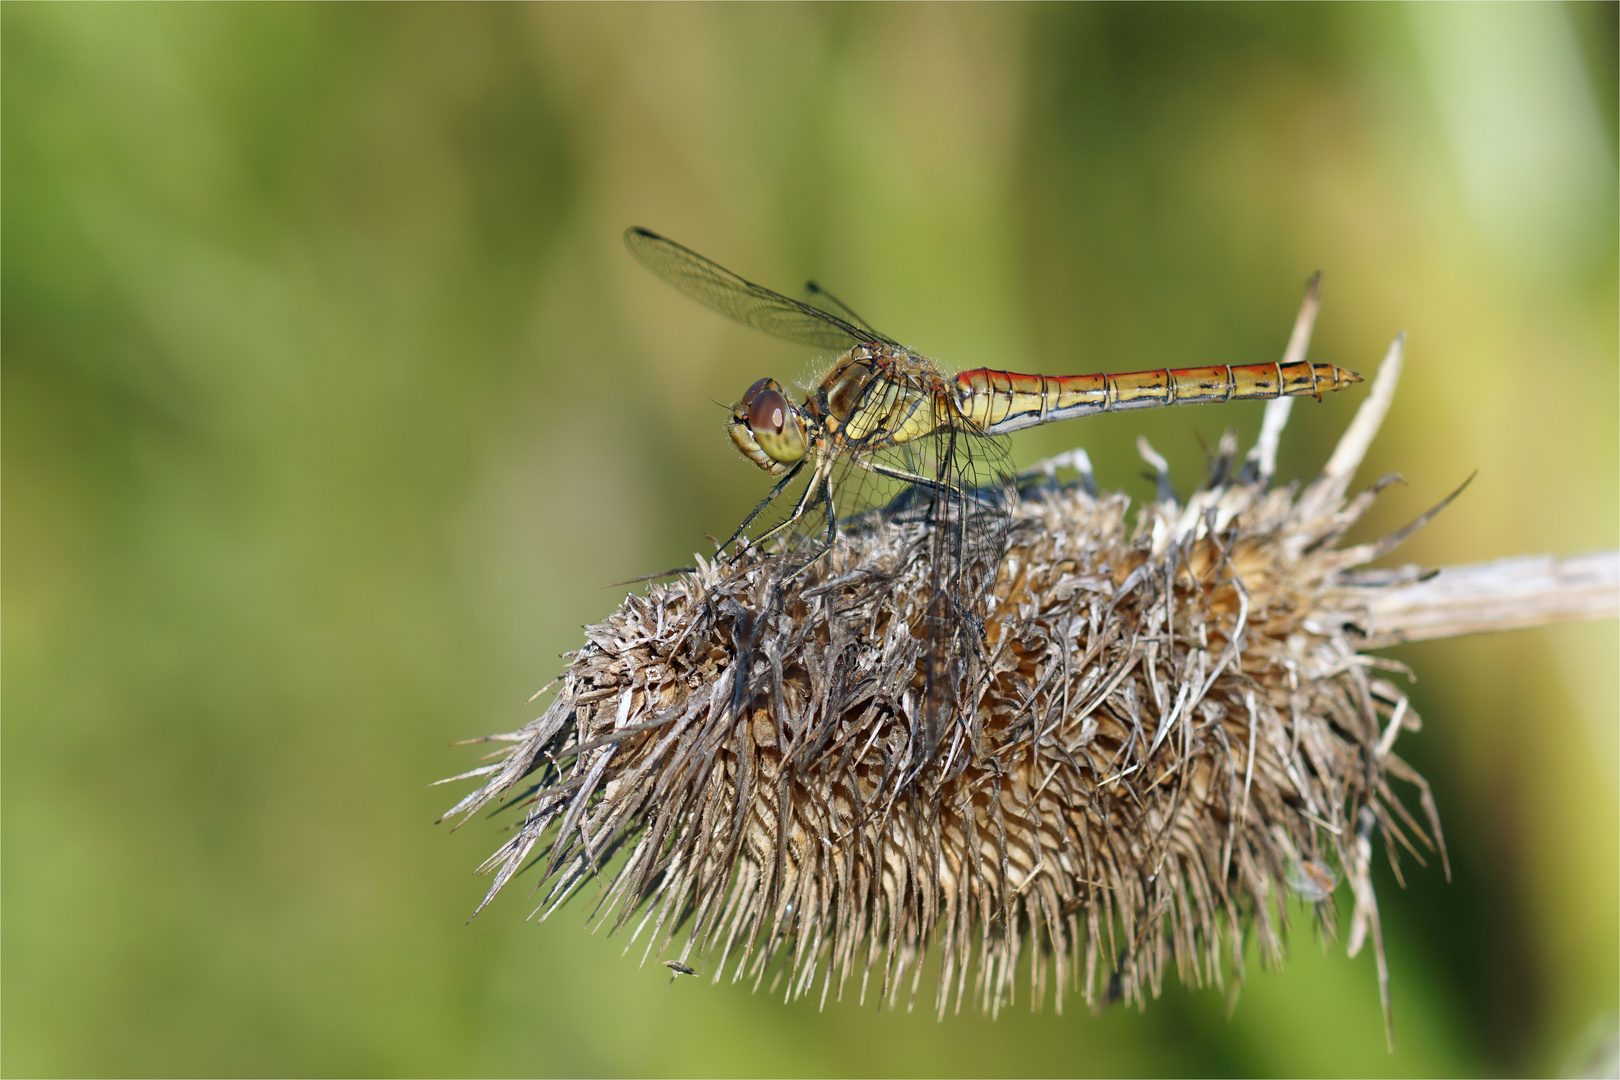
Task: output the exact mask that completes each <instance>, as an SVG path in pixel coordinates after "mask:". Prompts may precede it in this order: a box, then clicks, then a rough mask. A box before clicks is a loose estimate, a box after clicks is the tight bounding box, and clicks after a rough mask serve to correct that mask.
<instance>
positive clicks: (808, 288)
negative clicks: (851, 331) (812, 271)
mask: <svg viewBox="0 0 1620 1080" xmlns="http://www.w3.org/2000/svg"><path fill="white" fill-rule="evenodd" d="M804 291H805V293H807V294H808V295H810V296H812V297H819V298H820V299H821V300H822V301H824V302H825V303H826V304H827V305H828V306H829V307H833V308H837V309H838V311H839V312H841V313H842V315H843V317H844V319H845V320H846V321H848V322H851V323H854V324H855V325H856V326H858V327H860V328H861V329H862V330H865V331H866V332H867V333H869V334H872V335H873V336H874V337H876V338H877V339H878V340H879V341H883V342H886V343H888V344H890V345H899V344H900V343H899V342H898V341H896V340H894V339H893V338H891V337H887V336H885V335H883V334H880V333H878V330H877V327H875V326H873V325H872V324H871V323H869V322H867V321H866V320H865V319H863V318H861V317H860V316H859V315H857V314H856V313H855V309H854V308H852V307H850V306H849V305H848V304H846V303H844V302H843V301H842V300H840V299H838V297H836V296H834V295H833V294H832V293H830V292H828V291H827V290H826V289H823V288H822V287H821V286H820V285H819V284H817V283H816V282H814V281H807V282H805V283H804Z"/></svg>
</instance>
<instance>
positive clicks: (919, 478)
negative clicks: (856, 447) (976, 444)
mask: <svg viewBox="0 0 1620 1080" xmlns="http://www.w3.org/2000/svg"><path fill="white" fill-rule="evenodd" d="M855 463H856V464H857V465H859V466H860V467H861V468H863V469H866V470H868V471H870V472H875V473H877V474H878V475H879V476H887V477H888V478H889V479H890V480H903V481H905V482H906V483H908V484H921V485H922V486H923V487H929V488H933V489H934V490H935V491H944V492H950V493H951V494H953V495H963V494H965V493H964V492H963V491H962V489H961V488H959V487H957V486H956V485H955V484H947V483H946V482H945V481H943V480H935V479H933V478H932V477H928V476H923V475H921V474H920V473H909V472H906V471H905V470H904V469H895V468H891V467H890V466H888V465H880V464H878V463H877V462H875V461H863V460H861V459H860V458H856V459H855Z"/></svg>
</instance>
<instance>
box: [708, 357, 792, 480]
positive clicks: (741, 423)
mask: <svg viewBox="0 0 1620 1080" xmlns="http://www.w3.org/2000/svg"><path fill="white" fill-rule="evenodd" d="M726 429H727V431H728V432H729V433H730V435H731V441H732V442H733V443H735V444H736V445H737V449H738V450H741V451H742V452H743V455H744V456H745V457H747V458H748V460H750V461H752V462H753V463H754V464H755V465H758V466H759V467H760V468H762V469H764V470H765V471H766V472H768V473H770V474H771V475H772V476H780V475H781V474H782V473H784V472H786V471H787V470H788V469H790V468H792V467H793V466H794V465H795V464H797V463H798V462H799V461H801V460H803V458H804V455H805V453H806V452H807V451H808V450H809V447H810V441H809V439H808V438H807V437H806V436H805V432H804V423H803V421H802V420H801V418H800V416H799V411H798V409H796V408H795V407H794V406H793V403H792V402H790V401H788V399H787V395H786V394H784V393H783V392H782V387H781V384H779V383H778V382H777V381H776V380H775V379H761V380H759V381H758V382H756V383H755V384H754V385H753V386H750V387H749V388H748V392H747V393H746V394H744V395H743V396H742V400H741V401H739V402H737V404H735V405H733V406H732V407H731V419H730V420H728V421H726Z"/></svg>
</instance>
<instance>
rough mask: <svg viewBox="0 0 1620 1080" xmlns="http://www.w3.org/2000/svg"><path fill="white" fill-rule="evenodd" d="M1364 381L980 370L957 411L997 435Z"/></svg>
mask: <svg viewBox="0 0 1620 1080" xmlns="http://www.w3.org/2000/svg"><path fill="white" fill-rule="evenodd" d="M1360 381H1361V376H1360V375H1357V374H1356V373H1355V372H1353V371H1347V370H1345V369H1344V368H1341V367H1335V366H1334V365H1332V364H1312V363H1310V362H1308V361H1304V360H1301V361H1299V362H1298V363H1294V364H1247V365H1243V366H1238V367H1232V366H1228V365H1224V364H1223V365H1220V366H1218V367H1200V368H1160V369H1159V370H1157V371H1131V372H1121V373H1118V374H1113V375H1022V374H1019V373H1018V372H1014V371H992V370H991V369H989V368H978V369H975V370H973V371H964V372H962V373H961V374H960V375H958V376H957V377H956V399H957V407H958V408H960V409H961V410H962V413H963V415H965V416H966V417H967V418H968V419H969V420H972V421H973V423H975V424H976V425H978V427H979V428H980V429H981V430H982V431H984V432H985V433H987V434H991V435H1000V434H1003V433H1005V432H1008V431H1017V430H1019V429H1020V428H1026V427H1034V426H1035V425H1036V424H1050V423H1055V422H1056V421H1058V420H1071V419H1073V418H1075V417H1077V416H1090V415H1091V414H1093V413H1100V412H1120V411H1123V410H1126V409H1152V408H1157V407H1158V406H1161V405H1187V404H1196V403H1199V402H1217V401H1236V400H1242V399H1247V398H1275V397H1284V396H1292V395H1300V394H1313V395H1316V396H1321V395H1322V394H1323V393H1325V392H1327V391H1330V390H1339V389H1342V388H1344V387H1346V386H1349V385H1350V384H1352V383H1358V382H1360Z"/></svg>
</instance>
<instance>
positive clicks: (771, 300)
mask: <svg viewBox="0 0 1620 1080" xmlns="http://www.w3.org/2000/svg"><path fill="white" fill-rule="evenodd" d="M624 241H625V245H626V246H627V247H628V248H629V249H630V253H631V254H632V255H633V256H635V258H636V259H637V261H639V262H640V263H641V264H642V265H643V266H645V267H646V268H647V269H649V270H651V271H652V272H653V273H654V274H656V275H657V276H658V277H660V278H662V279H663V280H664V281H665V282H667V283H668V284H670V285H673V286H674V287H675V288H676V289H678V290H680V291H681V292H682V293H684V294H686V296H688V297H689V298H691V299H693V300H696V301H697V302H698V303H700V304H703V305H705V306H707V307H709V308H712V309H714V310H715V311H718V312H719V313H720V314H722V315H725V316H727V317H728V318H731V319H734V320H736V321H737V322H739V323H742V324H743V325H745V326H751V327H753V328H755V329H757V330H763V331H765V332H766V333H768V334H773V335H775V336H777V337H781V338H786V339H787V340H789V341H796V342H799V343H801V344H805V345H814V346H818V347H820V348H824V349H838V350H843V354H842V355H841V356H840V357H839V358H838V359H837V360H836V361H835V362H834V363H833V364H832V366H831V367H830V368H829V369H828V370H827V373H826V375H825V376H823V377H822V378H821V379H820V380H819V381H818V382H817V383H816V384H815V385H814V386H813V387H812V388H811V389H810V391H809V393H808V395H807V396H806V397H805V399H804V400H803V401H802V402H800V403H798V404H794V403H793V402H792V401H791V400H790V399H789V398H788V396H787V393H786V392H785V391H784V389H783V387H782V386H781V384H780V383H778V382H777V381H776V380H775V379H772V378H764V379H760V380H759V381H758V382H756V383H754V384H753V385H752V386H750V387H749V388H748V390H747V392H745V393H744V394H743V396H742V398H741V400H740V401H738V402H737V404H735V405H734V406H732V408H731V416H730V417H729V419H728V420H727V422H726V428H727V433H728V434H729V435H730V436H731V441H732V442H733V444H735V445H736V447H737V449H738V450H739V451H740V452H741V453H742V454H743V456H745V457H746V458H748V459H749V460H750V461H752V462H753V463H754V464H755V465H757V466H759V467H760V468H761V469H763V470H764V471H765V472H767V473H769V474H770V475H771V476H773V477H776V478H777V483H776V485H775V486H774V487H773V488H772V489H771V491H770V494H769V495H767V496H766V497H765V498H764V499H763V500H761V502H760V503H759V505H758V506H756V507H755V508H754V510H753V512H751V513H750V514H749V515H748V516H747V517H746V518H744V519H743V522H742V524H741V525H739V526H738V527H737V530H736V531H735V532H734V533H733V534H732V536H731V538H730V539H729V540H727V541H726V543H725V544H722V545H721V548H722V550H723V549H724V548H725V547H727V546H730V545H739V544H744V545H745V546H756V545H759V544H761V543H763V542H765V541H767V540H769V539H770V538H771V537H774V536H777V535H779V534H782V533H786V532H790V531H792V530H794V529H795V527H796V526H799V525H800V523H801V522H803V521H804V520H805V519H806V517H807V516H809V515H810V514H811V513H812V512H813V511H815V510H816V509H818V508H819V509H820V510H822V511H823V514H822V516H823V520H824V522H825V534H824V540H823V541H822V542H821V543H820V545H819V546H818V547H816V548H814V549H812V550H813V552H814V553H815V554H819V553H821V552H824V551H826V550H827V549H829V548H830V547H832V545H833V544H834V542H835V541H836V538H837V533H838V514H837V512H836V510H835V507H836V506H837V504H838V503H837V500H838V498H839V495H840V491H839V488H840V487H842V486H845V485H843V484H840V482H839V481H840V475H841V474H848V473H849V471H850V469H851V468H852V467H853V468H855V469H859V470H864V471H865V472H867V473H869V474H872V475H875V476H880V477H884V478H887V479H888V480H891V481H894V482H896V483H898V484H900V485H915V486H916V487H918V488H921V489H924V490H926V491H927V492H929V493H931V495H932V496H933V497H934V500H935V501H936V502H943V503H944V504H946V505H955V506H956V507H957V508H958V510H959V511H960V510H961V509H962V508H964V507H967V506H969V505H972V506H973V507H974V508H975V510H976V511H977V510H988V509H990V508H992V507H994V506H996V505H1000V504H1004V502H1005V500H1004V499H1000V498H992V497H988V496H986V495H984V492H985V490H986V489H988V488H994V487H997V486H1001V487H1003V488H1004V487H1005V485H1006V483H1007V482H1008V481H1009V480H1010V479H1011V478H1010V476H1009V475H1008V473H1009V470H1008V469H1007V468H1006V467H1005V462H1006V461H1008V457H1007V454H1006V451H1005V449H1004V447H1003V446H1002V444H1001V442H1000V440H999V436H1002V435H1005V434H1007V433H1009V432H1013V431H1019V430H1021V429H1023V428H1028V427H1034V426H1036V425H1039V424H1051V423H1057V422H1058V421H1061V420H1071V419H1075V418H1077V417H1081V416H1090V415H1092V414H1095V413H1102V412H1122V411H1126V410H1131V409H1147V408H1157V407H1161V406H1167V405H1190V404H1198V403H1212V402H1224V401H1238V400H1247V399H1265V398H1277V397H1285V396H1290V397H1292V396H1302V395H1308V396H1314V397H1316V398H1317V399H1318V400H1320V399H1321V396H1322V394H1323V393H1324V392H1331V391H1334V390H1342V389H1344V388H1345V387H1347V386H1350V385H1353V384H1355V383H1358V382H1361V376H1360V375H1358V374H1357V373H1355V372H1353V371H1349V370H1347V369H1345V368H1341V367H1338V366H1336V365H1333V364H1318V363H1312V362H1310V361H1307V360H1304V359H1298V360H1292V361H1278V362H1274V363H1267V364H1246V365H1228V364H1219V365H1214V366H1208V367H1183V368H1158V369H1154V370H1150V371H1133V372H1122V373H1114V374H1089V375H1038V374H1022V373H1019V372H1012V371H998V370H993V369H991V368H974V369H973V370H971V371H963V372H960V373H958V374H957V375H955V376H954V377H952V376H948V375H946V374H945V373H944V372H942V371H941V370H940V368H939V366H938V365H937V364H935V363H934V361H932V360H930V359H929V358H927V357H925V356H923V355H921V354H920V353H917V352H914V351H913V350H911V349H908V348H906V347H905V346H903V345H901V344H900V343H899V342H897V341H895V340H894V339H893V338H891V337H888V336H887V335H884V334H881V333H879V332H878V331H876V330H874V329H873V328H872V327H871V325H870V324H869V323H867V322H866V321H865V320H864V319H862V318H860V317H859V316H858V315H856V314H855V312H854V311H853V310H851V309H850V308H849V307H847V306H846V305H844V304H843V303H842V302H841V301H839V300H838V299H837V298H835V297H834V296H832V294H831V293H828V292H827V291H826V290H825V289H822V288H821V287H820V286H819V285H817V284H816V283H815V282H813V281H812V282H807V283H806V291H807V292H809V293H810V294H811V295H813V296H816V297H818V298H820V299H821V300H823V301H824V302H825V303H826V304H827V305H828V307H833V308H836V309H837V310H838V312H839V313H835V312H833V311H829V310H827V309H826V308H823V307H817V306H816V305H814V304H811V303H809V302H807V301H803V300H795V299H793V298H791V297H788V296H784V295H782V294H781V293H778V292H774V291H772V290H771V289H767V288H766V287H764V286H763V285H756V284H755V283H753V282H752V281H749V280H747V279H746V278H743V277H741V276H739V275H737V274H734V273H732V272H731V271H730V270H727V269H725V268H724V267H722V266H720V265H718V264H717V263H715V262H712V261H711V260H709V259H706V258H704V257H703V256H701V255H699V254H697V253H696V252H694V251H692V250H691V249H690V248H687V247H683V246H682V245H680V244H678V243H676V242H675V241H673V240H670V239H667V238H666V237H663V236H660V235H658V234H657V233H655V232H653V231H651V230H650V229H644V228H641V227H639V226H633V227H631V228H629V229H627V230H625V234H624ZM840 313H841V314H840ZM924 444H926V452H923V453H917V452H916V451H918V450H919V449H920V448H921V447H922V446H923V445H924ZM906 451H912V453H909V454H908V453H906ZM896 452H898V454H897V453H896ZM806 469H808V470H809V473H810V475H809V478H808V481H807V483H806V485H805V488H804V491H803V493H802V494H801V495H800V496H799V498H798V499H797V500H796V502H795V503H794V506H793V508H792V510H791V511H790V512H789V513H788V514H787V516H786V517H785V518H784V519H783V520H782V521H780V522H778V523H777V524H776V525H775V526H773V527H772V528H771V529H769V530H768V531H767V532H765V533H764V534H762V535H760V536H758V537H756V538H754V539H753V540H752V541H745V539H744V534H745V533H746V531H747V529H748V527H749V526H750V525H752V524H753V522H754V521H755V519H756V518H757V517H758V516H759V515H760V514H761V513H762V512H764V511H765V509H766V508H767V507H769V506H771V505H773V504H774V503H775V502H776V501H777V499H778V498H780V497H781V495H782V493H783V492H784V491H785V490H786V489H787V488H788V486H789V485H790V484H792V482H793V481H794V480H795V479H796V478H797V477H798V476H800V475H801V474H802V473H803V472H804V471H805V470H806ZM946 516H951V515H946ZM954 516H955V517H957V518H959V519H965V518H973V517H979V518H983V517H984V516H985V515H984V514H983V513H962V512H958V513H957V514H955V515H954ZM958 546H960V545H958ZM736 550H738V551H739V553H740V550H741V549H740V548H738V549H736Z"/></svg>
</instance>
